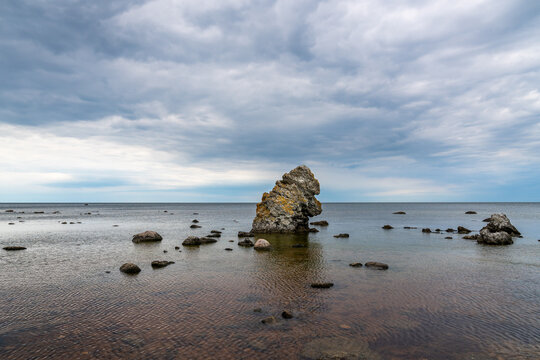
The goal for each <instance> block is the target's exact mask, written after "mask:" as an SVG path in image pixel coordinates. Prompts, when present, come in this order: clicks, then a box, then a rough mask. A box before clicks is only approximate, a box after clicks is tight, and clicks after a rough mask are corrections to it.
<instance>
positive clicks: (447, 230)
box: [446, 228, 456, 233]
mask: <svg viewBox="0 0 540 360" xmlns="http://www.w3.org/2000/svg"><path fill="white" fill-rule="evenodd" d="M454 231H456V230H454V229H452V228H448V229H446V232H447V233H453V232H454Z"/></svg>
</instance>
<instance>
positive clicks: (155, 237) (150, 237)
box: [132, 231, 163, 243]
mask: <svg viewBox="0 0 540 360" xmlns="http://www.w3.org/2000/svg"><path fill="white" fill-rule="evenodd" d="M161 240H163V238H162V237H161V235H159V234H158V233H157V232H155V231H145V232H142V233H140V234H136V235H133V240H132V241H133V242H134V243H141V242H150V241H161Z"/></svg>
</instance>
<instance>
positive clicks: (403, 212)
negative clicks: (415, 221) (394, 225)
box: [392, 211, 407, 215]
mask: <svg viewBox="0 0 540 360" xmlns="http://www.w3.org/2000/svg"><path fill="white" fill-rule="evenodd" d="M392 214H395V215H405V214H407V213H406V212H405V211H396V212H394V213H392Z"/></svg>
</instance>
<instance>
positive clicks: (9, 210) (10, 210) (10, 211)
mask: <svg viewBox="0 0 540 360" xmlns="http://www.w3.org/2000/svg"><path fill="white" fill-rule="evenodd" d="M6 212H7V213H12V212H14V211H13V210H12V209H8V210H6Z"/></svg>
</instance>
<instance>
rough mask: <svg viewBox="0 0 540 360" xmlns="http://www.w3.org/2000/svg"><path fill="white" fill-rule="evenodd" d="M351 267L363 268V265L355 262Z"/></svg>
mask: <svg viewBox="0 0 540 360" xmlns="http://www.w3.org/2000/svg"><path fill="white" fill-rule="evenodd" d="M349 266H352V267H362V263H359V262H355V263H351V264H349Z"/></svg>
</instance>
